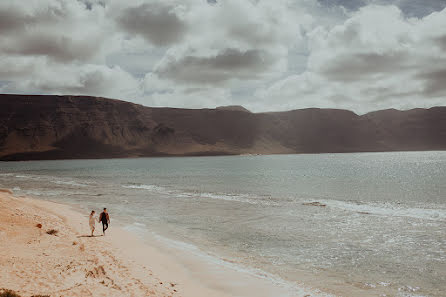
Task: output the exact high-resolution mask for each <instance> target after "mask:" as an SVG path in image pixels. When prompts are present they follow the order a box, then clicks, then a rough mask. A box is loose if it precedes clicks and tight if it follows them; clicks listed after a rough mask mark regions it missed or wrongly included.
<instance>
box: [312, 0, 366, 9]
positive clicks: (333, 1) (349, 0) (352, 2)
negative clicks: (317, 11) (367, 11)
mask: <svg viewBox="0 0 446 297" xmlns="http://www.w3.org/2000/svg"><path fill="white" fill-rule="evenodd" d="M318 2H319V3H320V4H322V5H324V6H329V7H331V6H343V7H345V8H347V9H351V10H357V9H359V8H360V7H362V6H365V5H367V3H368V2H369V0H318Z"/></svg>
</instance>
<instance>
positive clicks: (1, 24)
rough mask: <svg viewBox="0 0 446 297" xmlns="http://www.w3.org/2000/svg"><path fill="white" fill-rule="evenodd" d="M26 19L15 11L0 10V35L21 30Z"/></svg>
mask: <svg viewBox="0 0 446 297" xmlns="http://www.w3.org/2000/svg"><path fill="white" fill-rule="evenodd" d="M26 21H27V18H26V17H25V16H24V15H23V14H21V13H20V11H17V10H16V9H9V10H6V9H1V8H0V33H7V32H11V31H16V30H21V29H23V28H24V26H25V22H26Z"/></svg>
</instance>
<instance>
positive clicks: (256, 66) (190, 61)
mask: <svg viewBox="0 0 446 297" xmlns="http://www.w3.org/2000/svg"><path fill="white" fill-rule="evenodd" d="M275 62H276V61H275V59H273V57H272V56H271V55H270V54H269V53H267V52H266V51H262V50H248V51H241V50H238V49H226V50H224V51H222V52H220V53H218V54H217V55H215V56H211V57H196V56H185V57H182V58H181V59H180V60H178V61H169V62H168V63H167V64H166V65H164V66H163V67H161V68H160V69H158V70H157V71H156V73H157V74H158V75H159V76H160V77H161V78H168V79H171V80H174V81H182V82H194V83H221V82H224V81H227V80H229V79H233V78H234V79H255V78H258V77H261V76H262V74H263V73H264V72H265V71H267V70H270V69H271V68H272V66H273V65H274V64H275Z"/></svg>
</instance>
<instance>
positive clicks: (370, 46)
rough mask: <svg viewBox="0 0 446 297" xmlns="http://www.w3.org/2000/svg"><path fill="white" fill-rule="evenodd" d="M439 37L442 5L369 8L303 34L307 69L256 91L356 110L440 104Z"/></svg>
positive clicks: (445, 23)
mask: <svg viewBox="0 0 446 297" xmlns="http://www.w3.org/2000/svg"><path fill="white" fill-rule="evenodd" d="M445 36H446V9H445V10H443V11H441V12H437V13H433V14H431V15H429V16H426V17H424V18H422V19H416V18H406V17H404V15H403V14H402V13H401V11H400V9H399V8H397V7H395V6H377V5H369V6H366V7H363V8H361V9H360V10H359V11H357V12H355V13H353V14H352V15H351V17H350V18H349V19H347V20H346V21H345V22H344V23H343V24H341V25H338V26H335V27H333V28H328V29H325V28H322V27H318V28H316V29H315V30H313V31H312V32H311V33H309V34H308V37H309V48H310V56H309V59H308V65H307V70H306V72H305V73H303V74H301V75H293V76H290V77H287V78H285V79H283V80H280V81H278V82H276V83H274V84H273V85H272V86H270V87H269V88H267V89H262V90H259V91H258V92H257V96H258V97H259V98H262V99H263V100H266V99H268V100H271V101H274V100H277V98H280V100H282V101H286V102H293V103H292V104H290V103H288V105H287V106H288V107H292V106H294V108H300V107H309V106H325V107H339V108H341V107H342V108H351V109H354V110H356V111H358V112H365V111H369V110H374V109H379V108H390V107H397V108H413V107H417V106H422V107H424V106H433V105H437V104H445V103H446V99H445V98H446V83H445V78H444V75H445V73H446V66H445V65H446V52H445V51H444V48H443V46H444V43H443V41H444V40H445ZM273 104H274V103H273Z"/></svg>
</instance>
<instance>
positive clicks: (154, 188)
mask: <svg viewBox="0 0 446 297" xmlns="http://www.w3.org/2000/svg"><path fill="white" fill-rule="evenodd" d="M122 187H123V188H126V189H140V190H148V191H153V192H165V191H166V188H163V187H160V186H156V185H142V184H141V185H139V184H138V185H136V184H135V185H123V186H122Z"/></svg>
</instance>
